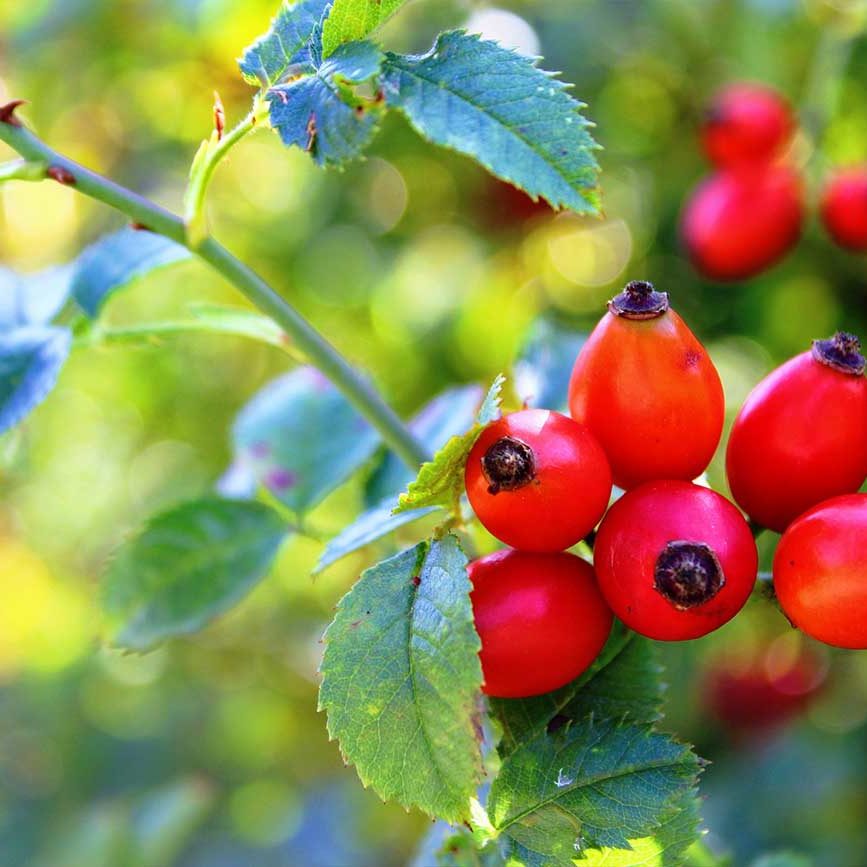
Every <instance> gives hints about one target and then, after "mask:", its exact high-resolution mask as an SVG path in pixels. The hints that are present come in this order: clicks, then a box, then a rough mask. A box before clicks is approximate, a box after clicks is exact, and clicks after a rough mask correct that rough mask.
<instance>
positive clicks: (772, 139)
mask: <svg viewBox="0 0 867 867" xmlns="http://www.w3.org/2000/svg"><path fill="white" fill-rule="evenodd" d="M794 130H795V120H794V118H793V116H792V111H791V109H790V108H789V105H788V103H787V102H786V100H785V99H784V98H783V97H782V96H780V94H779V93H777V92H776V91H775V90H773V89H772V88H770V87H765V86H763V85H760V84H750V83H746V82H740V83H737V84H732V85H729V86H728V87H726V88H724V89H723V90H721V91H720V92H719V93H718V94H717V95H716V96H715V97H714V98H713V100H712V101H711V103H710V105H709V106H708V109H707V113H706V115H705V120H704V123H703V124H702V128H701V139H702V145H703V147H704V151H705V154H707V157H708V159H709V160H710V161H711V162H713V163H715V164H716V165H718V166H720V167H730V166H735V165H739V164H743V163H750V162H763V161H767V160H770V159H773V158H774V157H775V156H777V155H778V154H779V153H780V152H781V151H782V150H783V149H784V148H785V147H786V145H787V144H788V143H789V141H790V139H791V138H792V134H793V132H794Z"/></svg>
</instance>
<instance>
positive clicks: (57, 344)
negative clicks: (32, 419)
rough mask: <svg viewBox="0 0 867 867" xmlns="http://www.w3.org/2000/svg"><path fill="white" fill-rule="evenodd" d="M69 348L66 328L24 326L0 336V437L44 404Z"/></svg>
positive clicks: (70, 340)
mask: <svg viewBox="0 0 867 867" xmlns="http://www.w3.org/2000/svg"><path fill="white" fill-rule="evenodd" d="M71 344H72V335H71V334H70V333H69V330H68V329H66V328H54V327H51V326H44V327H37V326H26V327H24V328H15V329H13V330H12V331H5V332H2V333H0V433H3V432H4V431H6V430H8V429H9V428H11V427H14V426H15V425H16V424H18V423H19V422H20V421H21V420H22V419H23V418H24V417H25V416H26V415H28V414H29V413H30V412H32V410H34V409H35V408H36V407H37V406H38V405H39V404H40V403H42V401H43V400H45V398H46V397H47V396H48V394H49V392H50V391H51V389H52V388H54V385H55V383H56V382H57V377H58V376H59V375H60V371H61V368H62V367H63V365H64V363H65V362H66V358H67V356H68V355H69V349H70V346H71Z"/></svg>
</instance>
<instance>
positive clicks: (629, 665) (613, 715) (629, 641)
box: [490, 624, 663, 755]
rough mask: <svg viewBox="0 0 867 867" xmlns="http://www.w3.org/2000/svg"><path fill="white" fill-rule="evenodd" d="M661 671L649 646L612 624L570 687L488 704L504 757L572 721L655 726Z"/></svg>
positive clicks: (644, 641)
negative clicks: (600, 647) (500, 732)
mask: <svg viewBox="0 0 867 867" xmlns="http://www.w3.org/2000/svg"><path fill="white" fill-rule="evenodd" d="M660 673H661V668H660V666H659V664H658V662H657V659H656V650H655V647H654V645H653V643H652V642H650V641H648V640H647V639H645V638H641V637H640V636H637V635H635V633H633V632H629V631H627V630H625V629H624V628H623V627H621V626H619V624H618V625H616V626H615V631H614V633H613V634H612V636H611V638H609V640H608V643H607V644H606V645H605V647H604V648H603V650H602V653H600V654H599V657H598V659H597V660H596V661H595V662H594V663H593V665H592V666H591V667H590V668H589V669H588V670H587V671H586V672H584V674H582V675H581V676H580V677H579V678H577V679H576V680H574V681H573V682H572V683H569V684H567V685H566V686H564V687H562V688H561V689H558V690H555V691H554V692H549V693H546V694H545V695H540V696H534V697H533V698H520V699H505V698H495V699H491V700H490V707H491V712H492V713H493V714H494V715H495V716H496V717H497V718H498V719H499V721H500V725H501V726H502V729H503V739H502V742H501V743H500V752H501V754H503V755H506V754H508V753H509V752H511V751H512V750H514V749H515V748H516V747H517V746H519V745H520V744H521V743H523V742H525V741H527V740H529V739H531V738H533V737H535V736H536V735H538V734H540V733H541V732H543V731H545V730H546V728H551V729H554V728H556V727H557V726H562V725H565V724H566V723H567V722H569V721H572V720H581V719H583V718H584V717H586V716H589V715H591V714H592V715H593V716H594V718H596V719H612V720H615V721H617V720H621V719H623V718H628V719H629V720H630V721H632V722H636V723H653V722H656V721H657V720H658V719H659V718H660V716H661V713H660V707H661V704H662V692H663V688H662V684H661V683H660Z"/></svg>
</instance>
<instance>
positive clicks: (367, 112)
mask: <svg viewBox="0 0 867 867" xmlns="http://www.w3.org/2000/svg"><path fill="white" fill-rule="evenodd" d="M312 60H313V62H314V64H316V65H315V68H314V69H313V72H312V74H311V75H307V76H305V77H303V78H299V79H296V80H295V81H290V82H288V83H286V84H280V85H277V86H276V87H272V88H271V89H270V90H269V91H268V97H269V100H270V116H271V126H273V127H274V129H275V130H277V132H278V133H279V134H280V138H281V139H282V141H283V143H284V144H285V145H288V146H292V145H294V146H296V147H300V148H302V149H303V150H306V151H308V152H309V153H310V155H311V156H312V157H313V159H314V160H315V161H316V162H317V163H318V164H319V165H324V166H341V165H343V164H344V163H346V162H348V161H349V160H352V159H355V158H356V157H357V156H358V155H359V154H360V153H361V151H362V150H363V149H364V148H365V147H366V146H367V144H368V143H369V142H370V140H371V138H373V134H374V132H376V127H377V121H378V117H379V115H380V114H381V108H380V107H379V106H378V104H376V103H372V102H366V101H365V100H362V99H357V98H355V96H354V95H353V93H352V90H351V88H349V87H348V86H347V85H353V84H361V83H362V82H365V81H368V80H369V79H371V78H373V77H374V76H376V75H378V73H379V69H380V66H381V65H382V61H383V54H382V52H381V51H380V50H379V48H377V46H375V45H374V44H373V43H372V42H350V43H347V44H345V45H341V46H340V47H339V48H338V49H337V50H336V51H335V52H334V54H332V55H331V56H330V57H329V58H327V59H326V60H325V61H323V62H322V63H321V65H319V64H318V63H317V60H318V57H317V56H316V55H315V52H314V54H313V56H312Z"/></svg>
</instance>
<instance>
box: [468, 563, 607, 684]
mask: <svg viewBox="0 0 867 867" xmlns="http://www.w3.org/2000/svg"><path fill="white" fill-rule="evenodd" d="M469 576H470V580H471V581H472V583H473V591H472V602H473V614H474V616H475V622H476V630H477V631H478V633H479V637H480V638H481V640H482V651H481V654H480V656H481V660H482V672H483V674H484V680H485V683H484V686H483V690H484V692H486V693H487V694H488V695H495V696H499V697H501V698H522V697H524V696H530V695H540V694H541V693H543V692H549V691H550V690H552V689H557V688H559V687H561V686H563V685H565V684H567V683H569V681H570V680H574V679H575V678H576V677H578V675H579V674H581V672H583V671H584V670H585V669H586V668H587V667H588V666H589V665H590V663H591V662H593V660H594V659H596V657H597V656H598V655H599V651H600V650H601V649H602V646H603V645H604V644H605V641H606V639H607V638H608V633H609V632H610V631H611V623H612V620H613V618H612V615H611V612H610V611H609V610H608V606H607V605H606V604H605V602H604V601H603V599H602V596H601V594H600V593H599V589H598V588H597V586H596V581H595V580H594V576H593V567H592V566H591V565H590V564H589V563H587V562H586V561H584V560H582V559H580V558H579V557H576V556H574V555H573V554H566V553H557V554H536V553H529V552H525V551H497V552H496V553H494V554H489V555H488V556H487V557H482V558H481V559H480V560H476V561H475V562H474V563H470V566H469Z"/></svg>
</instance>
